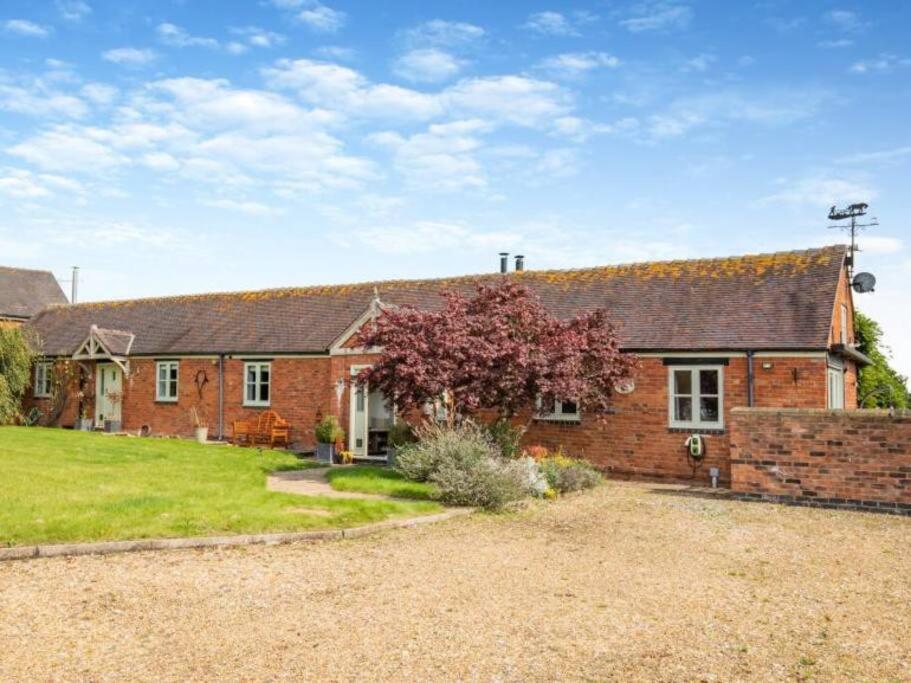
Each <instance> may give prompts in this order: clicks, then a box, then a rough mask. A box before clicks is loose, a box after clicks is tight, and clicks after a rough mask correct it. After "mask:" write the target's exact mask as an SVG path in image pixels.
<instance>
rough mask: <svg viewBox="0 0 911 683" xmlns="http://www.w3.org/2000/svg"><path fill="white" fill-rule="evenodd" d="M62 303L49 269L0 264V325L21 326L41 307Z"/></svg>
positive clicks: (64, 299) (59, 292) (64, 298)
mask: <svg viewBox="0 0 911 683" xmlns="http://www.w3.org/2000/svg"><path fill="white" fill-rule="evenodd" d="M65 303H67V298H66V295H65V294H64V293H63V290H62V289H60V285H59V284H58V282H57V279H56V278H55V277H54V274H53V273H51V272H50V271H47V270H28V269H25V268H7V267H6V266H0V327H8V326H13V325H16V326H18V325H21V324H22V323H24V322H25V321H27V320H28V319H29V318H31V317H32V316H33V315H35V314H36V313H37V312H38V311H40V310H41V309H42V308H45V307H47V306H50V305H52V304H65Z"/></svg>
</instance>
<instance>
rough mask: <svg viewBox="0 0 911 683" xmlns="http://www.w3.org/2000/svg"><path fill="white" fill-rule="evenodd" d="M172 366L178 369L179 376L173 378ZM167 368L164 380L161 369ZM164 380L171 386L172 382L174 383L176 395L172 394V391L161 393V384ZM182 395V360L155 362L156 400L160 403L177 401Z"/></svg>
mask: <svg viewBox="0 0 911 683" xmlns="http://www.w3.org/2000/svg"><path fill="white" fill-rule="evenodd" d="M171 368H175V369H176V370H177V376H176V377H175V378H174V379H173V380H172V379H171V373H170V371H171ZM162 369H164V370H165V372H166V373H167V374H166V375H165V378H164V379H163V380H162V378H161V371H162ZM162 382H164V383H165V384H166V385H168V388H170V385H171V383H172V382H173V384H174V395H173V396H171V395H170V393H165V394H162V393H161V385H162ZM179 396H180V361H176V360H160V361H157V362H156V363H155V400H156V401H157V402H159V403H177V399H178V397H179Z"/></svg>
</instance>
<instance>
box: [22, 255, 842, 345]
mask: <svg viewBox="0 0 911 683" xmlns="http://www.w3.org/2000/svg"><path fill="white" fill-rule="evenodd" d="M845 253H846V249H845V247H843V246H833V247H825V248H820V249H810V250H806V251H791V252H780V253H775V254H761V255H753V256H740V257H734V258H713V259H698V260H687V261H666V262H655V263H638V264H631V265H618V266H605V267H599V268H586V269H579V270H542V271H534V270H528V271H524V272H520V273H516V272H513V273H509V274H506V275H500V274H498V273H496V274H488V275H470V276H463V277H453V278H440V279H433V280H395V281H386V282H365V283H359V284H351V285H331V286H318V287H299V288H288V289H272V290H263V291H254V292H236V293H221V294H197V295H191V296H176V297H164V298H156V299H137V300H128V301H108V302H101V303H85V304H78V305H75V306H66V307H52V308H50V309H48V310H45V311H43V312H42V313H40V314H39V315H38V316H36V317H35V318H34V319H33V320H32V322H31V323H30V325H31V326H32V327H33V328H34V329H35V330H36V331H37V332H38V335H39V337H40V339H41V340H42V343H43V351H44V353H45V354H46V355H69V354H72V353H73V351H74V350H75V349H76V347H77V346H78V345H79V344H80V343H81V342H82V341H83V340H84V339H85V337H86V335H87V334H88V331H89V329H90V327H91V326H92V325H97V326H98V327H99V328H106V329H113V330H120V331H123V332H129V333H132V334H133V335H135V339H134V341H133V344H132V347H131V350H130V353H131V354H132V355H163V354H193V353H233V354H242V353H258V354H261V353H313V352H325V351H327V350H328V349H329V348H330V347H331V346H332V344H333V342H334V341H335V340H336V339H338V338H339V336H340V335H342V334H343V333H344V331H345V330H346V329H347V328H348V327H350V326H351V325H352V324H353V323H354V322H355V321H356V320H357V319H358V318H359V317H360V316H361V315H362V314H364V312H365V311H366V310H367V308H368V306H369V305H370V303H371V301H372V300H373V299H374V296H375V292H376V293H377V294H378V295H379V297H380V299H381V300H382V301H383V302H384V303H386V304H395V305H401V304H413V305H415V306H418V307H423V308H437V307H439V306H440V305H441V303H442V301H441V299H440V296H439V295H440V293H441V292H444V291H447V290H458V291H462V292H466V293H470V292H471V291H473V290H474V288H475V287H477V285H478V284H482V283H492V282H497V281H499V280H500V279H502V278H504V277H505V278H510V279H513V280H515V281H517V282H521V283H522V284H525V285H527V286H528V287H530V288H531V289H532V290H534V291H535V292H537V294H538V295H539V296H540V297H541V299H542V300H543V301H544V303H545V304H546V305H547V306H548V307H549V308H550V309H551V310H552V311H553V313H554V314H555V315H557V316H559V317H564V318H566V317H570V316H573V315H576V314H579V313H582V312H585V311H589V310H593V309H595V308H599V307H603V308H605V309H607V310H608V312H609V313H610V316H611V318H612V320H613V321H614V323H615V324H616V325H617V327H618V330H619V332H620V336H621V340H622V343H623V345H624V348H626V349H629V350H637V351H647V350H724V349H729V350H736V349H754V350H762V349H767V350H769V349H781V350H784V349H825V348H826V347H827V345H828V335H829V326H830V324H831V318H832V311H833V307H834V301H835V294H836V291H837V287H838V283H839V277H840V274H841V270H842V268H843V265H844V259H845Z"/></svg>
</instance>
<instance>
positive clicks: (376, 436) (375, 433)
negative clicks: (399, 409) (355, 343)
mask: <svg viewBox="0 0 911 683" xmlns="http://www.w3.org/2000/svg"><path fill="white" fill-rule="evenodd" d="M368 367H370V366H369V365H354V366H352V367H351V375H350V376H351V391H350V393H351V406H350V421H349V425H350V430H349V434H348V450H350V451H351V452H352V453H353V454H354V457H355V458H365V459H371V460H386V438H387V436H388V433H389V427H390V426H391V425H392V423H393V421H394V411H393V410H392V409H391V408H390V406H389V402H388V401H386V397H385V396H383V394H382V392H379V391H371V390H370V387H369V386H368V385H366V384H363V385H360V386H358V385H357V384H355V383H354V378H355V377H357V375H358V374H359V373H360V372H361V370H364V369H365V368H368Z"/></svg>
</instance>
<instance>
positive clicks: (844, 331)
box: [839, 304, 848, 344]
mask: <svg viewBox="0 0 911 683" xmlns="http://www.w3.org/2000/svg"><path fill="white" fill-rule="evenodd" d="M839 343H841V344H847V343H848V307H847V306H845V305H844V304H842V305H841V339H840V340H839Z"/></svg>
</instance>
